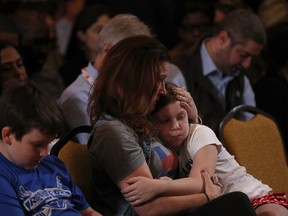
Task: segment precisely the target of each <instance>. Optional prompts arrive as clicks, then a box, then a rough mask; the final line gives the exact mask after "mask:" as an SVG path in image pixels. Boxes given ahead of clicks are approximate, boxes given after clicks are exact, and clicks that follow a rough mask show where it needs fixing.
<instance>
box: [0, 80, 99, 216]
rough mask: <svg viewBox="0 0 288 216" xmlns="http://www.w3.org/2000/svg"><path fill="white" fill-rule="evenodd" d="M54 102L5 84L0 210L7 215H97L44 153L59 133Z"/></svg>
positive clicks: (30, 88) (32, 89) (31, 88)
mask: <svg viewBox="0 0 288 216" xmlns="http://www.w3.org/2000/svg"><path fill="white" fill-rule="evenodd" d="M62 122H63V121H62V117H61V113H60V112H59V110H58V108H57V105H56V103H55V101H54V100H53V99H52V98H49V97H48V96H46V95H45V94H43V93H42V92H41V91H40V90H39V89H38V88H37V87H36V86H35V85H34V84H32V83H26V84H22V85H19V84H16V83H13V84H11V85H10V86H9V87H8V88H7V89H5V91H3V93H2V95H1V97H0V130H1V139H0V163H1V166H0V182H1V184H0V210H1V212H6V213H7V214H9V215H11V216H22V215H23V216H24V215H35V216H36V215H37V216H40V215H41V216H46V215H47V216H48V215H49V216H50V215H51V216H56V215H61V216H65V215H67V216H76V215H83V216H99V215H100V214H99V213H97V212H96V211H94V210H93V209H92V208H91V207H90V206H89V204H88V203H87V201H86V200H85V198H84V195H83V194H82V192H81V191H80V189H79V188H78V187H77V185H76V184H75V183H74V181H73V180H72V178H71V176H70V174H69V172H68V170H67V168H66V166H65V164H64V163H63V162H62V161H60V159H58V158H57V157H56V156H52V155H48V145H49V143H50V142H51V141H52V140H54V139H55V138H56V136H57V134H58V133H59V131H61V128H62Z"/></svg>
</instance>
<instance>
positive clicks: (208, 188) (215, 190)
mask: <svg viewBox="0 0 288 216" xmlns="http://www.w3.org/2000/svg"><path fill="white" fill-rule="evenodd" d="M201 175H202V177H203V181H204V187H205V193H206V194H207V195H208V197H209V200H213V199H215V198H217V197H219V196H220V194H221V187H220V186H219V185H218V184H214V183H213V182H212V180H211V178H210V175H209V173H208V172H207V171H206V170H202V171H201Z"/></svg>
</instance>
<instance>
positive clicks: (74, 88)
mask: <svg viewBox="0 0 288 216" xmlns="http://www.w3.org/2000/svg"><path fill="white" fill-rule="evenodd" d="M89 90H90V86H89V85H87V84H86V83H85V80H83V79H82V77H81V75H79V76H78V77H77V79H76V80H75V81H74V82H73V83H71V84H70V85H69V86H67V87H66V88H65V89H64V91H63V92H62V94H61V96H60V99H59V103H60V104H61V103H64V102H65V101H66V100H73V99H77V98H83V97H86V96H87V97H88V94H89Z"/></svg>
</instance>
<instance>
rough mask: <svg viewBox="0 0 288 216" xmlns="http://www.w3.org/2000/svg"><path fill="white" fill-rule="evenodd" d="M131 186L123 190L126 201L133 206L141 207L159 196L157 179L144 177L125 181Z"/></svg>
mask: <svg viewBox="0 0 288 216" xmlns="http://www.w3.org/2000/svg"><path fill="white" fill-rule="evenodd" d="M125 182H126V183H127V184H129V186H127V187H125V188H124V189H122V190H121V193H122V194H123V196H124V197H125V199H126V200H127V201H128V202H129V203H130V204H131V205H133V206H137V205H141V204H143V203H145V202H147V201H149V200H151V199H153V198H154V197H155V196H157V194H158V191H157V188H158V186H157V185H158V184H157V183H158V182H159V183H160V181H159V180H157V179H150V178H147V177H143V176H138V177H133V178H130V179H127V180H125Z"/></svg>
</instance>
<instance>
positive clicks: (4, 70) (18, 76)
mask: <svg viewBox="0 0 288 216" xmlns="http://www.w3.org/2000/svg"><path fill="white" fill-rule="evenodd" d="M10 80H15V81H16V82H19V83H23V82H25V81H26V80H27V74H26V68H25V66H24V63H23V58H22V55H21V53H20V51H19V49H18V48H17V47H16V46H15V45H13V44H12V43H11V42H9V41H6V40H1V39H0V94H1V92H2V91H3V89H4V88H5V84H6V82H8V81H10Z"/></svg>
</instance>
